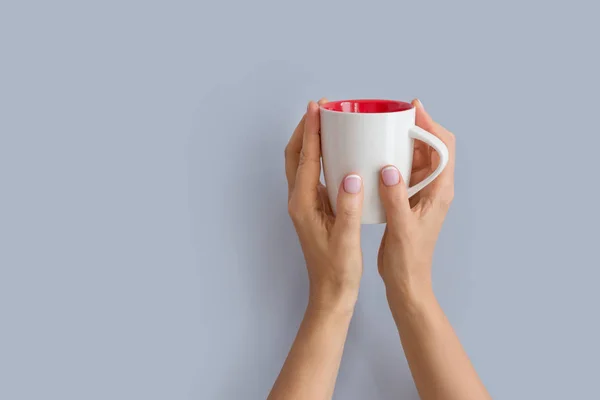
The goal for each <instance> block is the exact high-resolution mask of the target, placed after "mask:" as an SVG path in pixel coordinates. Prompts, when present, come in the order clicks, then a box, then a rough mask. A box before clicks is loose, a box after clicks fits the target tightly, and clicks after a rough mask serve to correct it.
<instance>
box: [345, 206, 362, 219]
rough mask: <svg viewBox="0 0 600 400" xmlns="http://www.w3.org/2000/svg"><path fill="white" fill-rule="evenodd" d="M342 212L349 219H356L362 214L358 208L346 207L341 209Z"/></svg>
mask: <svg viewBox="0 0 600 400" xmlns="http://www.w3.org/2000/svg"><path fill="white" fill-rule="evenodd" d="M340 214H341V216H342V217H343V218H344V219H348V220H354V219H356V218H358V216H359V215H360V213H359V212H358V210H357V209H356V208H352V207H350V208H344V209H342V210H340Z"/></svg>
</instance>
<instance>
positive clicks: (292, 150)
mask: <svg viewBox="0 0 600 400" xmlns="http://www.w3.org/2000/svg"><path fill="white" fill-rule="evenodd" d="M305 119H306V114H304V115H303V116H302V119H301V120H300V122H299V123H298V126H296V129H294V133H293V134H292V137H291V138H290V141H289V142H288V144H287V146H286V147H285V176H286V178H287V181H288V190H289V191H290V192H291V191H292V189H293V188H294V182H295V181H296V171H297V170H298V162H299V160H300V151H301V150H302V136H303V135H304V121H305Z"/></svg>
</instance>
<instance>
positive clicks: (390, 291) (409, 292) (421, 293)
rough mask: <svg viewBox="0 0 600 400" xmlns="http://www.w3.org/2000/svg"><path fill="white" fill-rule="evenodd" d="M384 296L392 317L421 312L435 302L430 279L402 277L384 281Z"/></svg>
mask: <svg viewBox="0 0 600 400" xmlns="http://www.w3.org/2000/svg"><path fill="white" fill-rule="evenodd" d="M384 283H385V288H386V297H387V300H388V303H389V306H390V309H391V311H392V314H394V317H396V314H406V313H412V312H423V311H426V310H427V309H428V308H430V307H431V306H432V305H435V304H437V299H436V297H435V294H434V292H433V286H432V284H431V280H430V279H427V278H424V279H413V280H410V279H404V280H401V281H398V280H394V281H392V282H390V281H385V280H384Z"/></svg>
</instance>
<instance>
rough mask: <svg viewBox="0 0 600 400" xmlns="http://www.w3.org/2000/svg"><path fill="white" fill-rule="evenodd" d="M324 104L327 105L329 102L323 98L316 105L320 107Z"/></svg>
mask: <svg viewBox="0 0 600 400" xmlns="http://www.w3.org/2000/svg"><path fill="white" fill-rule="evenodd" d="M325 103H329V100H327V98H325V97H323V98H321V100H319V103H318V104H319V106H322V105H323V104H325Z"/></svg>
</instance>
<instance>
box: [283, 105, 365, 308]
mask: <svg viewBox="0 0 600 400" xmlns="http://www.w3.org/2000/svg"><path fill="white" fill-rule="evenodd" d="M324 102H326V100H325V99H323V100H321V101H319V104H323V103H324ZM319 131H320V117H319V107H318V105H317V104H316V103H314V102H310V103H309V104H308V107H307V111H306V114H305V115H304V117H303V118H302V120H301V121H300V123H299V124H298V126H297V127H296V130H295V131H294V133H293V135H292V137H291V139H290V141H289V143H288V145H287V147H286V149H285V171H286V176H287V181H288V191H289V195H288V210H289V214H290V216H291V218H292V221H293V222H294V226H295V228H296V232H297V233H298V237H299V239H300V244H301V246H302V251H303V252H304V258H305V260H306V268H307V269H308V277H309V282H310V295H309V305H311V306H313V307H316V308H317V309H327V310H331V309H334V310H337V311H342V312H352V311H353V310H354V305H355V303H356V299H357V296H358V287H359V285H360V278H361V275H362V252H361V248H360V218H361V212H362V201H363V188H362V179H361V178H360V176H358V175H355V174H352V171H348V175H347V176H346V177H345V178H344V180H343V181H342V184H341V185H340V188H339V193H338V197H337V204H336V215H335V216H334V214H333V211H332V209H331V206H330V203H329V197H328V196H327V189H326V187H325V186H323V184H321V182H320V175H321V141H320V132H319Z"/></svg>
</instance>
